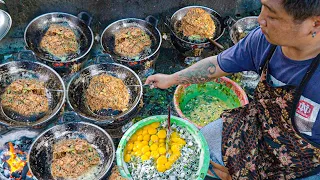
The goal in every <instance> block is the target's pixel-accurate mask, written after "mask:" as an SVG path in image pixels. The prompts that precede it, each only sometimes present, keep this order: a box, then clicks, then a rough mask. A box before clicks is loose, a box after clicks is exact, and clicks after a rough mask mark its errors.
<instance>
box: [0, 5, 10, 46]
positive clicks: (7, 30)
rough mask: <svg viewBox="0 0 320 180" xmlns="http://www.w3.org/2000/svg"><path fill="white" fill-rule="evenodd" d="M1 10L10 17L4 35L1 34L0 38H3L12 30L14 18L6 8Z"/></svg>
mask: <svg viewBox="0 0 320 180" xmlns="http://www.w3.org/2000/svg"><path fill="white" fill-rule="evenodd" d="M0 11H1V12H3V13H4V14H5V15H6V16H7V17H8V20H9V24H8V26H7V29H6V31H4V33H3V34H2V36H0V40H1V39H2V38H4V37H5V36H6V35H7V33H8V32H9V31H10V29H11V26H12V18H11V16H10V14H9V13H7V12H6V11H4V10H2V9H0Z"/></svg>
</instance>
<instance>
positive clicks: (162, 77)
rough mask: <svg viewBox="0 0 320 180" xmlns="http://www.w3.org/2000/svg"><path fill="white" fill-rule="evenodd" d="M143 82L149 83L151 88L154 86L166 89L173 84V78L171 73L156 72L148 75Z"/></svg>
mask: <svg viewBox="0 0 320 180" xmlns="http://www.w3.org/2000/svg"><path fill="white" fill-rule="evenodd" d="M145 84H150V85H151V86H150V87H151V88H152V87H155V88H160V89H167V88H169V87H171V86H173V85H175V79H174V76H173V75H167V74H156V75H152V76H149V77H148V78H147V80H146V82H145Z"/></svg>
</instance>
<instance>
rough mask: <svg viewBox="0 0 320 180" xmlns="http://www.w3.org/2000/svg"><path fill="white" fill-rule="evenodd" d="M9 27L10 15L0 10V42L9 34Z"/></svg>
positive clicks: (10, 23)
mask: <svg viewBox="0 0 320 180" xmlns="http://www.w3.org/2000/svg"><path fill="white" fill-rule="evenodd" d="M0 3H1V2H0ZM11 25H12V19H11V16H10V14H9V13H7V12H6V11H4V10H1V9H0V40H1V39H3V38H4V37H5V36H6V34H7V33H8V32H9V30H10V28H11Z"/></svg>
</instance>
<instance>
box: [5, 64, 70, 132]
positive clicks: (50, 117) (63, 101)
mask: <svg viewBox="0 0 320 180" xmlns="http://www.w3.org/2000/svg"><path fill="white" fill-rule="evenodd" d="M11 63H35V64H38V65H40V66H43V67H45V68H47V69H49V70H50V71H51V72H52V73H54V74H55V75H56V76H57V77H58V79H59V81H60V83H61V85H62V88H63V92H62V93H63V98H62V102H61V104H60V106H59V108H58V109H57V111H56V112H54V113H52V114H51V115H50V116H49V117H48V118H47V119H46V120H44V121H42V122H39V123H36V124H34V125H32V126H38V125H41V124H43V123H46V122H48V121H49V120H50V119H52V118H53V117H54V116H56V115H57V114H58V112H59V111H60V110H61V108H62V106H63V105H64V103H65V100H66V87H65V84H64V81H63V80H62V78H61V77H60V75H59V74H58V73H57V72H56V71H55V70H53V69H52V68H51V67H49V66H48V65H46V64H43V63H40V62H33V61H26V60H22V61H10V62H6V63H3V64H0V67H3V66H5V65H7V64H11ZM27 127H30V126H14V127H11V128H27ZM9 128H10V126H9Z"/></svg>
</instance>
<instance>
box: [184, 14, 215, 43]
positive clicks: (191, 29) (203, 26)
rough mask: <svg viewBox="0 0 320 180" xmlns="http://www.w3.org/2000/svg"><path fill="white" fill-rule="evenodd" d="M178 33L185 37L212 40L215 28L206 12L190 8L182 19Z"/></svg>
mask: <svg viewBox="0 0 320 180" xmlns="http://www.w3.org/2000/svg"><path fill="white" fill-rule="evenodd" d="M179 31H181V32H182V33H183V35H184V36H186V37H190V36H199V37H200V38H213V36H214V33H215V31H216V26H215V24H214V21H213V20H212V18H211V15H210V14H209V13H208V12H206V11H205V10H203V9H201V8H192V9H189V10H188V12H187V14H186V15H185V16H184V17H183V18H182V20H181V26H180V27H179Z"/></svg>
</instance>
